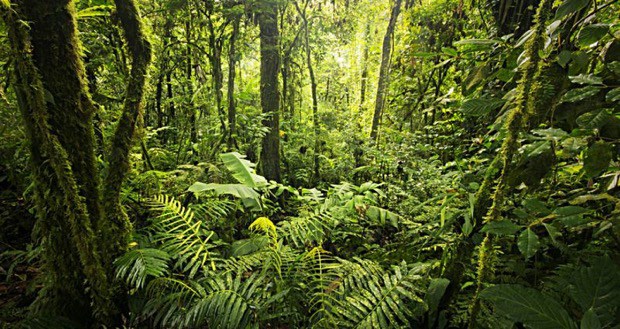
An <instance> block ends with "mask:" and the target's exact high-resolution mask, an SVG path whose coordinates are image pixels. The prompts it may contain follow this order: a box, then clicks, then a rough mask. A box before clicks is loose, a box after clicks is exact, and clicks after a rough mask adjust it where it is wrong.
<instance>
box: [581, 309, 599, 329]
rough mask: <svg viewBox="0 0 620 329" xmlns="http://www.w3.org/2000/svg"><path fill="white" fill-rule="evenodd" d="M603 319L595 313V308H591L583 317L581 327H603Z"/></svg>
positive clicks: (594, 328) (583, 328)
mask: <svg viewBox="0 0 620 329" xmlns="http://www.w3.org/2000/svg"><path fill="white" fill-rule="evenodd" d="M601 328H602V325H601V321H600V320H599V319H598V317H597V316H596V313H594V310H592V309H589V310H588V311H587V312H586V313H585V314H584V315H583V317H582V318H581V324H580V326H579V329H601Z"/></svg>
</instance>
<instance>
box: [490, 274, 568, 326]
mask: <svg viewBox="0 0 620 329" xmlns="http://www.w3.org/2000/svg"><path fill="white" fill-rule="evenodd" d="M480 298H482V299H484V300H488V301H490V302H491V303H492V304H493V306H494V309H495V312H497V313H499V314H502V315H505V316H507V317H508V318H510V319H511V320H513V321H515V322H521V323H523V324H525V325H526V326H527V327H530V328H535V329H560V328H563V329H576V328H577V326H576V324H575V322H574V321H573V320H572V319H571V318H570V316H569V315H568V312H567V311H566V310H565V309H564V308H563V307H562V306H561V305H560V303H558V302H557V301H556V300H555V299H552V298H551V297H549V296H547V295H543V294H542V293H541V292H539V291H538V290H534V289H531V288H526V287H523V286H521V285H516V284H500V285H496V286H493V287H490V288H487V289H485V290H483V291H482V292H481V293H480Z"/></svg>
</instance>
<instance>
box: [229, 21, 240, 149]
mask: <svg viewBox="0 0 620 329" xmlns="http://www.w3.org/2000/svg"><path fill="white" fill-rule="evenodd" d="M232 19H233V30H232V33H231V35H230V40H229V48H228V91H227V93H226V96H227V97H228V139H227V140H226V145H227V147H228V149H229V150H232V148H233V147H235V146H236V144H237V143H236V141H235V134H236V131H235V130H236V126H237V122H236V120H237V108H236V103H235V74H236V69H237V67H236V65H237V47H236V43H237V36H238V34H239V23H240V21H241V16H240V15H235V17H233V18H232Z"/></svg>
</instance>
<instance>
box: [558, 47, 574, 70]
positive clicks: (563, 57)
mask: <svg viewBox="0 0 620 329" xmlns="http://www.w3.org/2000/svg"><path fill="white" fill-rule="evenodd" d="M570 59H571V52H570V51H569V50H562V51H561V52H560V53H559V54H558V64H560V66H561V67H566V64H568V62H569V61H570Z"/></svg>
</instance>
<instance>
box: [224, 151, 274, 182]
mask: <svg viewBox="0 0 620 329" xmlns="http://www.w3.org/2000/svg"><path fill="white" fill-rule="evenodd" d="M220 159H222V162H224V165H225V166H226V169H228V170H229V171H230V172H231V173H232V175H233V177H235V179H236V180H237V181H239V183H241V184H243V185H246V186H249V187H253V188H256V187H264V186H265V185H267V180H266V179H265V177H263V176H260V175H257V174H256V172H255V171H254V167H255V166H256V165H255V164H253V163H252V162H250V161H248V160H246V159H245V155H241V154H239V153H237V152H230V153H222V154H220Z"/></svg>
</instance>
